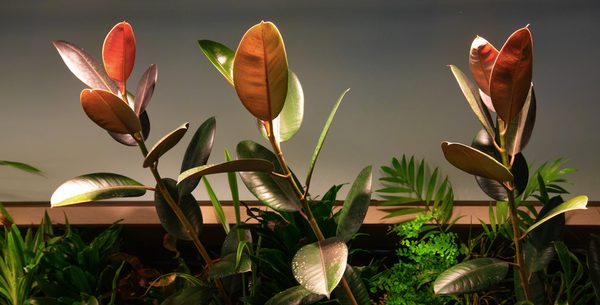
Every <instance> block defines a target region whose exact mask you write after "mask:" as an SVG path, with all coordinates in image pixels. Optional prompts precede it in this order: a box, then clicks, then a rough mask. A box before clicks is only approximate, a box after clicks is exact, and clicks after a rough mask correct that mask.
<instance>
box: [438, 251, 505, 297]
mask: <svg viewBox="0 0 600 305" xmlns="http://www.w3.org/2000/svg"><path fill="white" fill-rule="evenodd" d="M507 274H508V263H506V262H504V261H501V260H499V259H495V258H478V259H473V260H469V261H466V262H463V263H460V264H457V265H455V266H453V267H451V268H450V269H448V270H446V271H444V272H442V274H440V275H439V276H438V278H437V279H436V280H435V282H434V283H433V290H434V291H435V293H436V294H463V293H473V292H477V291H481V290H486V289H489V288H491V287H494V286H495V285H496V284H498V283H499V282H500V281H502V280H503V279H504V278H505V277H506V275H507Z"/></svg>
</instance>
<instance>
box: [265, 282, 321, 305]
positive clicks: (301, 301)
mask: <svg viewBox="0 0 600 305" xmlns="http://www.w3.org/2000/svg"><path fill="white" fill-rule="evenodd" d="M324 297H325V296H324V295H322V294H318V293H313V292H310V291H309V290H307V289H306V288H304V287H303V286H295V287H292V288H288V289H286V290H284V291H282V292H280V293H278V294H276V295H275V296H274V297H272V298H271V299H269V300H268V301H267V303H265V305H307V304H313V303H315V302H317V301H319V300H321V299H323V298H324Z"/></svg>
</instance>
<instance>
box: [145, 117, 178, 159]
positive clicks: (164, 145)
mask: <svg viewBox="0 0 600 305" xmlns="http://www.w3.org/2000/svg"><path fill="white" fill-rule="evenodd" d="M189 126H190V123H185V124H183V125H181V126H179V127H177V129H175V130H173V131H172V132H171V133H169V134H168V135H166V136H164V137H163V138H162V139H160V140H159V141H158V142H156V144H154V147H152V149H151V150H150V152H148V155H146V159H144V163H143V164H142V166H143V167H144V168H146V167H149V166H150V165H152V164H154V163H155V162H158V159H159V158H160V157H161V156H162V155H164V154H165V153H166V152H167V151H169V150H171V148H173V147H175V145H177V143H179V141H180V140H181V138H183V136H184V135H185V133H186V132H187V130H188V127H189Z"/></svg>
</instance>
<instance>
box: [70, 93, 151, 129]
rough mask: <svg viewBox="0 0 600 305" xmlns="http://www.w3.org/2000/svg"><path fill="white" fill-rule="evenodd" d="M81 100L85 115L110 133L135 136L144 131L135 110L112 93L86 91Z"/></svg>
mask: <svg viewBox="0 0 600 305" xmlns="http://www.w3.org/2000/svg"><path fill="white" fill-rule="evenodd" d="M80 100H81V106H82V107H83V110H84V111H85V114H87V116H88V117H89V118H90V119H91V120H92V121H94V123H96V124H98V126H100V127H102V128H104V129H106V130H108V131H112V132H116V133H125V134H134V133H136V132H139V131H140V130H141V129H142V125H141V123H140V120H139V119H138V117H137V115H135V112H133V109H131V107H129V105H128V104H126V103H125V102H124V101H123V100H122V99H121V98H119V97H118V96H116V95H114V94H113V93H111V92H108V91H104V90H96V89H94V90H90V89H85V90H83V91H81V96H80Z"/></svg>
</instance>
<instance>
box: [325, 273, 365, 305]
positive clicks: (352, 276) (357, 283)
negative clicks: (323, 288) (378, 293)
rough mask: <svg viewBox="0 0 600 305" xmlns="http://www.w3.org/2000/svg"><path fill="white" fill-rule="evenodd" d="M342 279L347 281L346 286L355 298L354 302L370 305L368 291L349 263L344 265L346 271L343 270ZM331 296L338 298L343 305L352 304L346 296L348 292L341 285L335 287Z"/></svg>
mask: <svg viewBox="0 0 600 305" xmlns="http://www.w3.org/2000/svg"><path fill="white" fill-rule="evenodd" d="M344 279H346V282H348V287H350V291H352V296H353V297H354V299H355V300H356V304H360V305H370V304H372V302H371V300H370V299H369V291H368V290H367V288H366V287H365V284H364V283H363V281H362V280H361V278H360V276H358V274H357V273H356V272H354V268H353V267H352V266H350V265H346V271H345V272H344ZM331 297H332V298H336V299H338V300H339V301H340V302H341V303H342V304H343V305H349V304H353V303H352V302H351V301H350V298H349V297H348V294H347V293H346V291H344V289H342V287H337V288H336V289H334V290H333V292H332V293H331Z"/></svg>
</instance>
